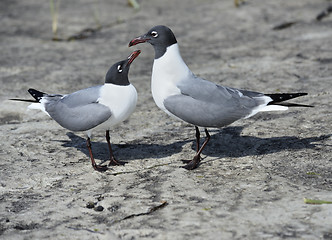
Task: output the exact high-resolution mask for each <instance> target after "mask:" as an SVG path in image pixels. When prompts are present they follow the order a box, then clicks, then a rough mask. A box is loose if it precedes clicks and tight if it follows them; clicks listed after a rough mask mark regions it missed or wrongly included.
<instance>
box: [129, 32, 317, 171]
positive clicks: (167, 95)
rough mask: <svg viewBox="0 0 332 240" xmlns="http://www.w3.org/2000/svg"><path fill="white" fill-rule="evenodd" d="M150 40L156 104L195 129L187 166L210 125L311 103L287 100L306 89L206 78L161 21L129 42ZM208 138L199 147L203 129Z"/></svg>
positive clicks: (193, 163)
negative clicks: (268, 90)
mask: <svg viewBox="0 0 332 240" xmlns="http://www.w3.org/2000/svg"><path fill="white" fill-rule="evenodd" d="M144 42H148V43H150V44H151V45H152V46H153V48H154V51H155V57H154V61H153V67H152V77H151V90H152V96H153V99H154V101H155V103H156V105H157V106H158V107H159V108H160V109H161V110H163V111H164V112H166V113H167V114H168V115H170V116H172V117H174V118H176V119H179V120H182V121H184V122H187V123H189V124H192V125H194V126H195V130H196V155H195V156H194V158H193V159H192V160H191V161H189V163H188V164H187V165H185V166H184V168H186V169H188V170H192V169H195V168H197V167H198V165H199V163H200V161H201V153H202V151H203V149H204V148H205V146H206V144H207V143H208V141H209V140H210V134H209V132H208V130H207V128H221V127H224V126H227V125H229V124H231V123H233V122H234V121H237V120H239V119H243V118H249V117H251V116H253V115H255V114H256V113H258V112H264V111H281V110H287V109H288V107H311V106H308V105H301V104H294V103H285V102H284V101H286V100H289V99H292V98H296V97H299V96H303V95H307V93H281V94H263V93H260V92H253V91H247V90H240V89H236V88H232V87H226V86H220V85H217V84H215V83H213V82H210V81H207V80H205V79H202V78H200V77H197V76H195V74H194V73H193V72H192V71H191V70H190V69H189V68H188V66H187V65H186V64H185V62H184V60H183V59H182V57H181V54H180V51H179V45H178V43H177V40H176V38H175V35H174V33H173V32H172V30H171V29H170V28H168V27H166V26H162V25H158V26H155V27H153V28H151V29H150V30H149V31H148V32H147V33H146V34H143V35H141V36H139V37H136V38H134V39H133V40H131V41H130V43H129V46H130V47H131V46H133V45H136V44H139V43H144ZM199 127H203V128H204V131H205V134H206V138H205V141H204V142H203V144H202V146H201V147H200V142H199V141H200V131H199Z"/></svg>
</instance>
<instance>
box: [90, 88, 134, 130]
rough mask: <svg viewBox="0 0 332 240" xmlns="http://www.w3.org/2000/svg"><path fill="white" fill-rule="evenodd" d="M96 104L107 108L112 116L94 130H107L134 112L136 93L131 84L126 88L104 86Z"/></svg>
mask: <svg viewBox="0 0 332 240" xmlns="http://www.w3.org/2000/svg"><path fill="white" fill-rule="evenodd" d="M98 102H99V103H100V104H103V105H105V106H107V107H109V108H110V110H111V112H112V116H111V117H110V118H109V119H108V120H107V121H105V122H104V123H102V124H100V125H99V126H97V127H96V128H102V129H104V130H109V129H110V128H111V127H113V126H115V125H117V124H119V123H121V122H123V121H124V120H126V119H127V118H128V117H129V116H130V115H131V114H132V113H133V112H134V110H135V108H136V103H137V92H136V89H135V87H134V86H133V85H131V84H130V85H128V86H119V85H114V84H105V85H104V86H103V87H102V88H101V91H100V98H99V99H98Z"/></svg>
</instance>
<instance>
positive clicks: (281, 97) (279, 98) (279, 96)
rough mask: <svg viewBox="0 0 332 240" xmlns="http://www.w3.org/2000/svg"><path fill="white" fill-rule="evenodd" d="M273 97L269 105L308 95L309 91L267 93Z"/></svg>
mask: <svg viewBox="0 0 332 240" xmlns="http://www.w3.org/2000/svg"><path fill="white" fill-rule="evenodd" d="M265 95H266V96H268V97H270V98H272V101H271V102H269V103H268V105H273V104H279V103H280V102H284V101H287V100H289V99H293V98H297V97H301V96H305V95H308V93H276V94H265Z"/></svg>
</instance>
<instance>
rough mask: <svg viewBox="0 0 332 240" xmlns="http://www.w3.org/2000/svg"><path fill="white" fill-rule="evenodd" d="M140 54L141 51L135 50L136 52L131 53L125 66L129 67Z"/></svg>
mask: <svg viewBox="0 0 332 240" xmlns="http://www.w3.org/2000/svg"><path fill="white" fill-rule="evenodd" d="M140 53H141V50H136V51H134V52H132V53H131V54H130V55H129V57H128V62H127V65H130V64H131V63H132V62H133V61H134V60H135V58H137V57H138V55H139V54H140Z"/></svg>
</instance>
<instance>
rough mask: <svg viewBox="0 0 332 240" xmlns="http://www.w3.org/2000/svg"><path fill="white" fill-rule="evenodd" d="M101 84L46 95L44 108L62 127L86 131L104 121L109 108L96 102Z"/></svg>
mask: <svg viewBox="0 0 332 240" xmlns="http://www.w3.org/2000/svg"><path fill="white" fill-rule="evenodd" d="M100 87H101V86H96V87H91V88H87V89H83V90H80V91H77V92H74V93H71V94H68V95H47V96H45V97H44V98H46V100H47V102H46V103H45V110H46V111H47V112H48V113H49V115H50V116H51V117H52V118H53V119H54V120H55V121H56V122H57V123H59V124H60V125H61V126H62V127H64V128H67V129H69V130H71V131H86V130H89V129H91V128H94V127H96V126H97V125H99V124H101V123H103V122H105V121H106V120H107V119H109V118H110V117H111V115H112V113H111V111H110V109H109V108H108V107H106V106H104V105H102V104H99V103H98V102H97V100H98V98H99V91H100Z"/></svg>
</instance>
